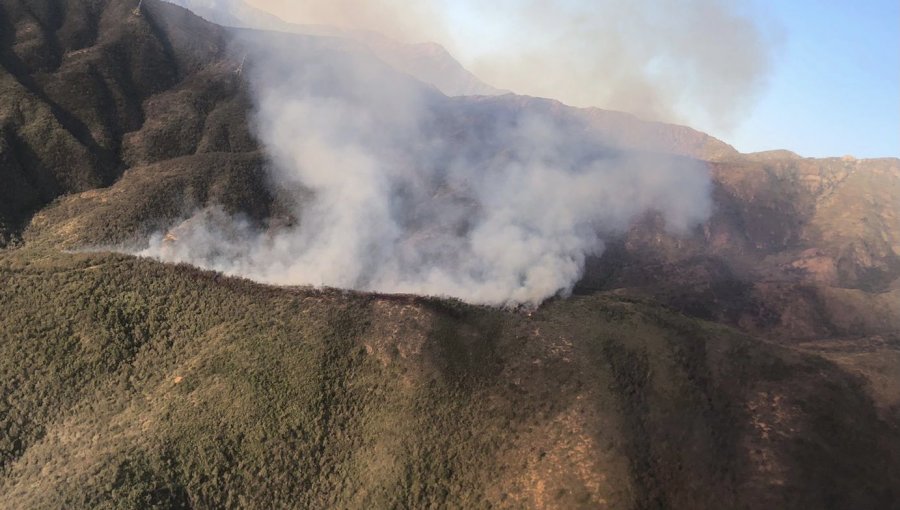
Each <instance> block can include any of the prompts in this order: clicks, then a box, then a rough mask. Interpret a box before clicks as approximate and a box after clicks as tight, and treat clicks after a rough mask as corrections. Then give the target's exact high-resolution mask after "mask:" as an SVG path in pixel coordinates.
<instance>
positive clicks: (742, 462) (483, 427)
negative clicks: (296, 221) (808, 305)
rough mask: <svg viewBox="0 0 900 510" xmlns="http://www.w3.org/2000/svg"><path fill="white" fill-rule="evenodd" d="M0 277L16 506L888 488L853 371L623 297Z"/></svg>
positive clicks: (8, 451)
mask: <svg viewBox="0 0 900 510" xmlns="http://www.w3.org/2000/svg"><path fill="white" fill-rule="evenodd" d="M0 276H2V278H3V281H4V282H6V285H4V287H3V288H2V289H0V306H2V308H3V310H4V311H5V313H4V314H3V315H2V318H0V325H2V326H0V331H3V332H4V333H3V342H0V349H2V356H0V359H2V360H3V362H2V365H0V373H2V378H0V380H2V381H3V394H4V395H5V399H4V401H3V403H2V404H0V405H3V406H4V407H5V412H3V413H0V420H2V426H0V431H3V435H2V438H0V444H2V445H3V448H2V450H0V451H2V456H0V462H2V465H3V471H2V472H3V477H2V482H0V494H2V498H0V499H2V500H3V501H4V502H5V505H8V506H9V507H10V508H21V507H31V508H34V507H48V508H61V507H67V508H71V507H104V506H113V505H114V506H116V507H123V506H126V507H146V506H147V505H149V504H151V503H152V504H156V505H157V506H159V507H164V508H176V507H179V506H180V507H193V508H221V507H232V506H241V507H248V508H271V507H272V506H284V505H286V506H290V507H311V506H312V507H323V506H328V507H363V506H373V505H374V506H376V507H384V506H395V505H400V506H412V507H423V506H432V505H438V506H454V507H456V506H466V507H485V506H488V505H493V506H501V507H518V506H522V505H525V506H532V507H545V508H573V507H585V508H595V507H597V506H609V507H611V508H627V507H637V508H648V507H659V508H721V507H722V506H723V505H724V506H728V507H736V506H741V507H744V508H772V507H779V508H809V507H828V506H831V507H835V508H871V507H880V508H889V507H890V505H891V504H892V502H896V498H897V497H898V494H897V493H896V489H897V487H898V482H900V480H898V479H897V473H898V470H896V469H894V468H892V466H894V467H895V464H893V462H896V458H897V457H896V456H897V454H898V453H900V436H898V434H897V430H896V429H895V428H891V427H892V426H890V425H888V424H887V423H886V422H883V421H882V420H881V419H880V418H879V417H878V412H877V411H876V409H875V408H874V407H873V404H872V402H871V400H870V399H869V397H867V396H866V393H865V391H864V389H863V387H862V386H861V384H860V381H859V380H858V379H857V378H855V377H853V376H849V375H847V374H846V373H844V372H842V371H841V370H840V369H838V368H837V367H836V366H834V365H832V364H830V363H828V362H826V361H824V360H822V359H820V358H817V357H815V356H809V355H803V354H800V353H798V352H794V351H791V350H787V349H783V348H779V347H775V346H773V345H770V344H765V343H760V342H759V341H758V340H755V339H751V338H748V337H744V336H741V335H739V334H736V333H734V332H733V331H730V330H728V329H725V328H721V327H717V326H713V325H709V324H705V323H702V322H697V321H694V320H689V319H686V318H684V317H681V316H678V315H676V314H673V313H671V312H666V311H663V310H660V309H659V308H657V307H654V306H649V305H647V304H642V303H640V302H634V301H628V300H620V299H612V298H608V297H600V296H597V297H591V298H577V299H573V300H567V301H560V302H555V303H551V304H549V305H547V306H546V307H544V308H543V309H541V310H539V311H538V312H536V313H534V314H532V315H526V314H519V313H515V312H510V311H501V310H493V309H486V308H476V307H469V306H463V305H461V304H459V303H453V302H441V301H434V300H427V299H420V298H412V297H378V296H365V295H358V294H352V293H349V294H348V293H340V292H337V291H311V290H304V289H273V288H267V287H264V286H260V285H256V284H251V283H248V282H243V281H238V280H232V279H226V278H220V277H218V276H216V275H214V274H211V273H204V272H200V271H197V270H194V269H190V268H186V267H170V266H164V265H161V264H159V263H155V262H151V261H146V260H136V259H133V258H129V257H123V256H107V255H46V256H41V255H39V254H28V253H27V250H26V251H21V250H19V251H16V252H12V253H9V254H7V255H5V256H2V258H0ZM51 309H52V310H54V311H55V313H53V314H44V313H43V312H42V310H51ZM892 459H893V460H892Z"/></svg>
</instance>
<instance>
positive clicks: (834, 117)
mask: <svg viewBox="0 0 900 510" xmlns="http://www.w3.org/2000/svg"><path fill="white" fill-rule="evenodd" d="M764 7H765V8H766V9H767V10H768V11H769V13H770V15H771V16H772V18H773V19H774V20H775V22H777V23H779V24H780V25H781V26H782V27H783V29H782V30H783V33H784V39H783V42H782V47H781V48H780V50H779V53H780V54H779V55H778V56H777V57H776V59H775V64H774V70H773V73H772V75H771V77H770V79H769V84H768V86H767V88H766V89H765V90H764V92H763V93H762V95H761V97H760V98H759V100H758V102H757V104H756V105H755V106H754V108H753V110H752V112H751V114H750V116H749V117H748V118H747V119H746V121H744V122H743V123H742V124H741V125H740V126H739V127H738V128H737V129H736V130H735V131H734V132H733V133H730V134H724V135H722V138H723V139H725V140H726V141H728V142H730V143H731V144H733V145H735V147H737V148H738V149H739V150H741V151H743V152H750V151H758V150H765V149H772V148H786V149H790V150H793V151H794V152H797V153H799V154H801V155H804V156H811V157H823V156H838V155H844V154H850V155H854V156H856V157H881V156H892V157H900V2H898V1H897V0H862V1H857V2H829V1H813V0H791V1H779V0H767V1H766V2H765V3H764Z"/></svg>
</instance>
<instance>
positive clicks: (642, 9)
mask: <svg viewBox="0 0 900 510" xmlns="http://www.w3.org/2000/svg"><path fill="white" fill-rule="evenodd" d="M249 3H251V4H253V5H255V6H257V7H260V8H263V9H266V10H269V11H271V12H273V13H275V14H277V15H279V16H281V17H283V18H285V19H286V20H288V21H293V22H300V23H304V22H306V23H328V24H342V25H345V26H350V27H356V28H371V29H375V30H379V31H383V32H387V33H388V34H390V35H392V36H394V37H398V38H401V39H406V40H409V41H418V40H435V41H436V42H439V43H441V44H443V45H444V46H446V47H447V48H448V49H450V51H451V52H452V53H454V55H455V56H456V57H457V58H458V59H459V60H460V61H461V62H462V63H463V64H464V65H465V66H466V67H467V68H469V69H470V70H472V71H474V72H475V73H476V74H478V75H479V76H481V77H482V78H483V79H485V81H487V82H488V83H490V84H491V85H494V86H497V87H500V88H506V89H510V90H513V91H515V92H520V93H525V94H530V95H538V96H549V97H555V98H557V99H560V100H562V101H564V102H566V103H568V104H573V105H576V106H588V105H593V106H598V107H601V108H604V107H605V108H612V109H621V110H626V111H632V112H633V113H637V114H639V115H641V116H643V117H648V118H652V117H656V118H660V119H663V120H671V121H674V122H680V123H685V124H688V125H690V126H692V127H695V128H698V129H700V130H703V131H706V132H709V133H710V134H713V135H715V136H717V137H719V138H721V139H723V140H725V141H727V142H729V143H731V144H732V145H734V146H735V147H736V148H737V149H738V150H741V151H743V152H752V151H758V150H766V149H776V148H785V149H790V150H793V151H795V152H798V153H800V154H801V155H804V156H840V155H844V154H853V155H855V156H857V157H875V156H897V157H900V2H898V1H897V0H859V1H856V2H831V1H821V0H820V1H813V0H791V1H783V0H751V1H745V2H736V1H734V2H732V1H729V0H685V1H679V2H675V1H670V0H557V1H553V2H550V1H549V0H547V1H545V0H495V1H493V2H484V1H483V0H455V1H453V0H447V1H441V2H438V1H432V0H420V1H415V2H409V1H406V2H402V1H399V0H370V1H360V0H331V1H327V2H326V1H318V0H290V1H289V0H249ZM625 62H627V63H628V64H629V65H626V64H624V63H625Z"/></svg>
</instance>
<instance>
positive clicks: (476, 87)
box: [172, 0, 506, 96]
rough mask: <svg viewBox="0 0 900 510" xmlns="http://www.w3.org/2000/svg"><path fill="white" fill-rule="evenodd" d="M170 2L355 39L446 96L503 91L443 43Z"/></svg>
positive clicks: (232, 0)
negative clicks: (410, 40) (402, 39)
mask: <svg viewBox="0 0 900 510" xmlns="http://www.w3.org/2000/svg"><path fill="white" fill-rule="evenodd" d="M172 3H174V4H176V5H180V6H182V7H185V8H187V9H190V10H191V11H193V12H195V13H196V14H198V15H199V16H202V17H203V18H205V19H207V20H209V21H212V22H213V23H218V24H219V25H223V26H228V27H241V28H253V29H262V30H277V31H280V32H290V33H295V34H303V35H316V36H326V37H340V38H343V39H348V40H351V41H355V42H357V43H359V44H361V45H362V46H363V47H365V48H367V49H368V50H369V51H371V52H372V53H373V54H374V55H375V56H376V57H378V58H379V59H381V60H383V61H384V62H386V63H387V64H389V65H391V66H392V67H394V68H395V69H397V70H398V71H401V72H404V73H406V74H409V75H410V76H412V77H414V78H416V79H417V80H420V81H422V82H424V83H428V84H431V85H433V86H435V87H437V89H438V90H440V91H441V92H443V93H444V94H447V95H448V96H467V95H484V96H491V95H498V94H504V93H506V91H504V90H500V89H497V88H494V87H491V86H490V85H487V84H486V83H484V82H482V81H481V80H480V79H478V77H477V76H475V75H474V74H472V73H470V72H469V71H468V70H466V69H465V68H464V67H463V66H462V65H461V64H460V63H459V62H458V61H457V60H456V59H454V58H453V56H452V55H450V53H449V52H448V51H447V50H446V49H445V48H444V47H443V46H441V45H439V44H436V43H430V42H426V43H415V44H410V43H402V42H399V41H396V40H394V39H391V38H390V37H387V36H384V35H382V34H379V33H377V32H371V31H366V30H349V29H341V28H337V27H330V26H326V25H312V24H307V25H300V24H296V23H287V22H285V21H284V20H282V19H280V18H278V17H276V16H273V15H271V14H269V13H267V12H265V11H262V10H260V9H257V8H255V7H252V6H250V5H248V4H247V3H246V2H244V1H243V0H212V1H210V0H172Z"/></svg>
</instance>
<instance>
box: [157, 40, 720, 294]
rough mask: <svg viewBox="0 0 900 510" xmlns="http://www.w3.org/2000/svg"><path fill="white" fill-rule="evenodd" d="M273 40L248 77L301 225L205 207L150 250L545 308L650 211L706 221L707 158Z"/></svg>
mask: <svg viewBox="0 0 900 510" xmlns="http://www.w3.org/2000/svg"><path fill="white" fill-rule="evenodd" d="M260 37H261V36H259V35H253V36H252V37H251V38H250V39H252V41H250V42H248V43H247V44H248V46H247V47H248V48H249V49H248V50H246V51H249V52H250V57H249V59H248V67H247V69H248V70H247V71H245V72H246V73H247V74H248V75H249V76H251V78H250V80H251V83H252V86H253V90H254V91H255V100H256V102H257V106H258V109H257V112H256V127H257V133H258V135H259V137H260V139H261V140H262V141H263V143H264V144H265V146H266V148H267V149H268V151H269V152H270V154H271V157H272V170H271V178H272V181H273V184H274V185H275V186H277V187H278V188H279V189H280V190H281V193H282V194H286V196H287V197H288V202H289V203H290V206H291V208H292V213H293V215H294V217H295V218H296V222H295V223H294V224H293V225H291V226H288V227H280V228H275V227H273V228H268V229H264V228H259V227H255V226H253V225H251V224H250V223H249V222H247V221H244V220H242V219H240V218H233V217H228V216H227V215H225V213H223V212H222V211H221V210H219V209H216V208H210V209H205V210H202V211H199V212H198V213H197V214H195V215H194V216H193V217H192V218H190V219H188V220H187V221H185V222H184V223H182V224H181V225H179V226H173V228H172V229H171V231H170V234H171V235H169V236H168V238H167V236H166V234H165V233H160V234H157V235H155V236H154V237H153V238H152V239H151V240H150V246H149V248H148V249H146V250H145V251H144V252H142V253H143V254H144V255H147V256H152V257H156V258H159V259H161V260H164V261H173V262H175V261H177V262H188V263H191V264H195V265H198V266H202V267H207V268H212V269H216V270H219V271H222V272H225V273H227V274H233V275H241V276H245V277H248V278H252V279H254V280H258V281H262V282H266V283H273V284H279V285H316V286H318V285H327V286H332V287H340V288H349V289H360V290H371V291H379V292H391V293H394V292H397V293H415V294H424V295H437V296H451V297H457V298H460V299H463V300H465V301H468V302H472V303H483V304H491V305H518V304H525V305H530V306H534V305H537V304H539V303H540V302H542V301H543V300H545V299H547V298H548V297H551V296H554V295H557V294H562V295H565V294H567V293H569V292H570V291H571V290H572V288H573V286H574V285H575V283H576V282H577V281H578V279H579V278H580V276H581V273H582V268H583V266H584V262H585V258H586V257H587V256H589V255H592V254H599V253H601V252H602V250H603V247H604V243H603V239H604V236H606V235H609V234H611V233H614V232H617V231H621V230H623V229H625V228H627V227H628V225H629V223H630V222H631V221H632V220H633V219H635V217H636V216H638V215H640V214H642V213H644V212H645V211H648V210H651V209H652V210H658V211H660V212H661V213H662V214H663V215H664V217H665V218H666V221H667V224H668V226H669V227H670V228H671V229H673V230H676V231H684V230H686V229H689V228H691V227H692V226H694V225H696V224H697V223H699V222H702V221H703V220H704V219H705V218H706V217H707V215H708V214H709V211H710V198H709V187H710V183H709V176H708V172H707V169H706V167H705V165H703V164H702V163H699V162H696V161H693V160H688V159H682V158H675V157H671V156H663V155H653V154H641V153H629V152H623V151H619V150H617V149H614V148H610V147H605V146H604V145H603V144H602V141H600V140H597V139H596V138H595V137H592V136H591V134H590V133H589V130H587V129H586V128H585V126H584V125H582V124H580V123H579V122H578V120H577V118H575V117H572V116H571V115H568V116H567V115H564V114H560V113H554V111H553V110H552V109H547V108H540V107H533V108H532V107H520V106H519V105H520V103H519V102H517V101H515V98H512V97H503V98H493V99H488V98H481V99H473V98H454V99H450V98H447V97H445V96H443V95H441V94H439V93H437V92H436V91H434V90H433V89H431V88H428V87H424V86H422V85H421V84H419V83H418V82H414V81H412V80H410V79H408V78H406V77H404V76H402V75H400V74H397V73H394V72H393V71H391V70H390V69H389V68H387V67H386V66H384V65H382V64H380V63H379V62H378V61H376V60H374V59H371V58H369V57H367V56H366V55H364V54H359V53H354V52H353V51H350V50H347V51H344V50H341V49H339V48H336V47H334V46H333V44H331V43H330V42H328V41H327V40H324V39H321V40H320V39H317V38H313V37H299V36H278V38H277V40H275V39H268V38H264V37H263V38H262V39H260ZM536 104H537V105H538V106H540V105H541V104H544V103H540V102H537V103H536Z"/></svg>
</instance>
